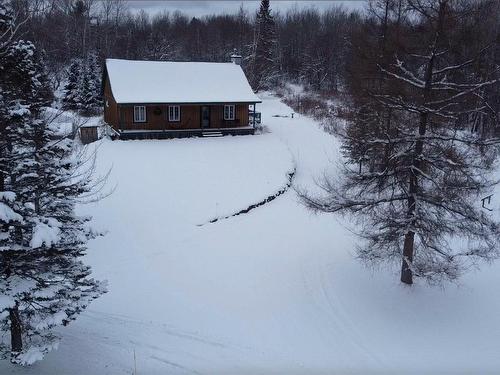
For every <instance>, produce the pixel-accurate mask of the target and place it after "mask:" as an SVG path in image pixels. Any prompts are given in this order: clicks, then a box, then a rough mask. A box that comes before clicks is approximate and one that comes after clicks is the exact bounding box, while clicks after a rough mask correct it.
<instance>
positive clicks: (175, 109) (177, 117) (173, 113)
mask: <svg viewBox="0 0 500 375" xmlns="http://www.w3.org/2000/svg"><path fill="white" fill-rule="evenodd" d="M168 121H171V122H174V121H181V107H180V106H178V105H169V106H168Z"/></svg>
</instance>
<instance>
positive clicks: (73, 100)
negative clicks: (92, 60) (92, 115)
mask: <svg viewBox="0 0 500 375" xmlns="http://www.w3.org/2000/svg"><path fill="white" fill-rule="evenodd" d="M81 76H82V66H81V64H80V62H79V61H78V60H74V61H73V62H72V63H71V65H70V67H69V71H68V76H67V77H68V78H67V82H66V85H65V86H64V97H63V99H62V103H63V108H64V109H66V110H68V109H72V110H75V109H77V108H78V107H79V106H80V89H81V88H80V86H81Z"/></svg>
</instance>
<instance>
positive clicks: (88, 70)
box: [77, 53, 102, 116]
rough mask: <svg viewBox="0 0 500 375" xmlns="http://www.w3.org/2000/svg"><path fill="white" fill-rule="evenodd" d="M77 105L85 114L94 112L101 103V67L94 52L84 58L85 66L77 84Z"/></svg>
mask: <svg viewBox="0 0 500 375" xmlns="http://www.w3.org/2000/svg"><path fill="white" fill-rule="evenodd" d="M77 97H78V106H77V108H78V109H79V110H80V113H81V114H82V115H85V116H90V115H92V114H94V113H95V112H96V111H97V110H98V108H99V107H100V106H101V104H102V93H101V68H100V66H99V63H98V58H97V55H96V54H93V53H92V54H90V55H89V57H88V58H87V59H86V60H85V68H84V70H83V75H82V78H81V82H80V84H79V86H78V92H77Z"/></svg>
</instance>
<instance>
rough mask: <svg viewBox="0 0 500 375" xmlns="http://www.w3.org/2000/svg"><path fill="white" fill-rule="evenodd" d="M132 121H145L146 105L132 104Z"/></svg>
mask: <svg viewBox="0 0 500 375" xmlns="http://www.w3.org/2000/svg"><path fill="white" fill-rule="evenodd" d="M134 122H146V107H145V106H143V105H135V106H134Z"/></svg>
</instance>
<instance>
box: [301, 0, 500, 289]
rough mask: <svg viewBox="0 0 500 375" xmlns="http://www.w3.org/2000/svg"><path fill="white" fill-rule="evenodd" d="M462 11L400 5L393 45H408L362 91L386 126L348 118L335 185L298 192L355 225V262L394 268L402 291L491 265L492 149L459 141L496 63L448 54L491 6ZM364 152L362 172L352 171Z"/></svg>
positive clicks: (497, 230)
mask: <svg viewBox="0 0 500 375" xmlns="http://www.w3.org/2000/svg"><path fill="white" fill-rule="evenodd" d="M463 4H464V3H461V4H460V6H458V5H457V3H456V2H453V1H449V0H439V1H431V0H407V1H406V2H405V6H406V7H407V9H408V10H409V12H410V13H411V14H410V15H409V17H408V19H409V21H408V22H407V23H406V25H405V27H404V29H402V31H401V32H402V33H403V35H398V38H401V37H403V38H404V40H405V41H406V42H407V44H406V45H404V46H402V47H401V48H398V49H396V50H395V51H394V54H393V56H392V59H391V60H392V61H391V62H390V63H389V64H387V65H385V64H383V60H382V57H379V58H378V59H375V60H372V61H370V62H369V63H370V64H373V65H375V66H377V68H378V70H379V71H380V73H381V74H382V77H383V80H384V84H382V85H371V87H369V89H368V92H369V95H368V98H365V100H366V104H367V106H368V110H367V111H366V110H365V111H364V113H363V116H368V117H369V116H370V108H376V107H377V106H383V107H385V108H390V109H391V116H392V121H391V122H390V124H389V125H388V126H387V127H381V126H380V125H379V124H380V123H379V122H377V121H373V122H371V123H367V122H366V121H360V118H361V117H362V116H358V117H357V118H355V119H354V121H353V122H352V123H351V124H350V125H349V127H348V128H347V130H346V131H345V132H343V134H342V136H343V138H344V150H345V153H346V157H347V163H346V165H345V167H344V168H343V174H342V176H341V178H340V179H339V180H338V181H335V180H334V179H333V178H331V177H328V176H327V177H325V178H324V179H323V180H322V182H321V183H320V186H321V187H322V188H323V191H324V194H321V195H319V196H318V195H312V194H308V193H307V192H300V195H301V197H302V199H303V201H304V202H305V204H306V205H307V206H308V207H310V208H311V209H313V210H315V211H319V212H340V213H346V214H351V215H352V216H353V217H354V218H355V219H357V220H358V221H359V222H360V223H361V225H362V230H361V233H360V236H361V238H362V239H363V240H364V243H363V245H361V246H360V247H359V249H358V255H359V257H360V258H361V259H362V260H364V261H367V262H369V263H373V262H381V261H384V262H387V261H389V262H391V261H400V262H401V263H402V266H401V281H402V282H403V283H406V284H412V283H413V276H418V277H422V278H425V279H427V280H429V281H436V282H439V281H442V280H444V279H447V280H454V279H456V278H457V277H458V276H459V275H460V274H461V272H462V271H464V270H465V269H467V268H468V267H469V266H470V265H473V264H475V262H476V261H478V260H480V259H482V260H486V261H490V260H493V259H495V258H497V257H498V256H499V249H498V240H499V235H500V226H499V224H498V223H497V222H496V221H495V220H494V218H493V217H492V216H491V215H489V212H488V211H485V210H483V209H482V208H481V204H480V198H482V196H483V194H487V193H489V192H491V189H492V188H493V186H494V185H495V183H496V181H494V180H493V178H492V177H491V176H492V171H493V168H494V163H493V162H494V160H495V157H496V148H495V147H492V146H494V145H496V144H499V143H500V140H499V139H495V138H484V137H482V138H480V137H477V136H476V135H474V134H471V133H470V131H468V130H469V126H470V123H469V121H470V118H471V115H473V114H477V113H481V112H482V111H485V109H487V108H488V106H489V104H488V103H487V102H486V100H485V99H486V98H484V97H483V96H482V95H481V92H482V91H483V90H484V89H486V88H493V87H494V88H495V90H496V92H498V88H499V66H498V61H497V62H496V63H495V62H492V61H489V62H488V63H485V62H484V61H482V60H481V59H482V57H483V56H484V54H485V53H486V52H487V51H488V50H489V49H490V48H491V47H492V44H491V41H490V43H485V45H484V46H477V45H475V46H470V48H468V49H467V51H466V52H467V55H464V54H463V53H462V54H458V53H456V52H455V51H456V49H455V47H456V46H458V45H460V44H461V43H462V41H461V40H457V39H456V38H455V39H454V38H453V32H454V31H455V30H456V28H458V27H459V25H460V23H461V22H465V21H466V19H467V16H468V15H469V14H470V12H477V11H479V10H480V9H481V8H482V7H488V6H491V3H489V2H483V3H478V2H468V3H467V6H463ZM403 30H404V31H403ZM489 37H490V38H491V37H492V35H489ZM494 37H495V35H493V38H494ZM479 61H482V62H483V64H482V66H481V70H482V72H483V74H482V75H478V74H477V63H478V62H479ZM367 124H371V125H370V126H368V128H364V129H359V128H360V127H363V126H366V125H367ZM367 150H369V153H368V155H367V158H368V159H370V163H365V165H363V163H361V164H360V159H359V157H360V155H363V154H364V153H366V152H367ZM365 155H366V154H365ZM354 164H355V166H353V165H354Z"/></svg>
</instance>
